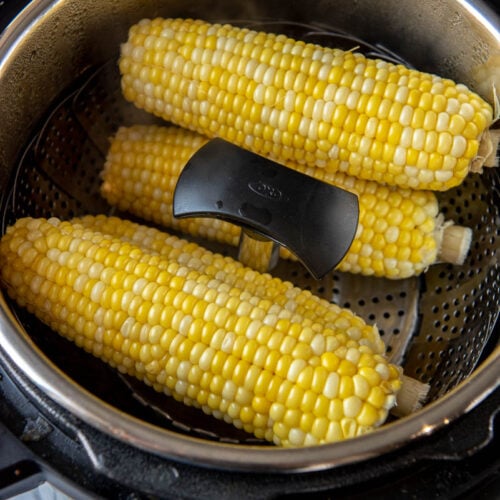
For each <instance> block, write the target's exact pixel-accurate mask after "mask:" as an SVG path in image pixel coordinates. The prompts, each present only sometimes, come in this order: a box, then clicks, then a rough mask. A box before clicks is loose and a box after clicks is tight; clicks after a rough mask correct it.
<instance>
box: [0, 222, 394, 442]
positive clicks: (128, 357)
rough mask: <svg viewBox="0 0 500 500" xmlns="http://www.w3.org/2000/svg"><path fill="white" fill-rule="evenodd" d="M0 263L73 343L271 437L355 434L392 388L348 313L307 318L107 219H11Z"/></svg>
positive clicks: (370, 332) (150, 235) (296, 299)
mask: <svg viewBox="0 0 500 500" xmlns="http://www.w3.org/2000/svg"><path fill="white" fill-rule="evenodd" d="M99 228H103V229H105V228H111V232H110V234H106V233H105V232H101V231H99ZM134 242H135V243H134ZM175 255H177V257H179V259H174V256H175ZM189 255H191V257H189ZM167 256H168V257H167ZM184 259H186V262H184ZM0 269H1V277H2V282H3V284H4V285H5V286H6V287H7V290H8V292H9V294H10V295H11V296H12V297H13V298H14V299H15V300H17V302H18V303H19V304H20V305H22V306H25V307H27V308H28V309H29V310H30V311H31V312H33V313H34V314H36V315H37V316H38V317H39V318H40V319H41V320H42V321H44V322H45V323H47V324H48V325H49V326H50V327H52V328H53V329H54V330H56V331H58V332H59V333H60V334H62V335H64V336H65V337H67V338H68V339H70V340H72V341H73V342H75V344H77V345H78V346H80V347H82V348H84V349H85V350H87V351H89V352H91V353H93V354H94V355H95V356H97V357H99V358H101V359H102V360H104V361H106V362H108V363H109V364H111V365H112V366H114V367H116V368H118V369H119V370H121V371H122V372H125V373H128V374H130V375H134V376H136V377H138V378H139V379H141V380H143V381H145V382H146V383H148V384H150V385H152V386H153V387H154V388H155V389H156V390H158V391H163V392H165V393H166V394H168V395H171V396H173V397H174V398H175V399H177V400H179V401H183V402H184V403H185V404H188V405H193V406H195V407H198V408H201V409H202V410H203V411H205V412H206V413H208V414H211V415H213V416H215V417H216V418H220V419H224V420H225V421H227V422H230V423H232V424H234V425H235V426H237V427H239V428H243V429H245V430H246V431H248V432H251V433H253V434H254V435H255V436H257V437H259V438H264V439H267V440H269V441H272V442H274V443H276V444H278V445H283V446H302V445H309V444H317V443H326V442H332V441H338V440H341V439H345V438H349V437H353V436H356V435H359V434H362V433H364V432H368V431H370V430H372V429H373V428H374V427H376V426H378V425H380V424H382V422H383V421H384V420H385V418H386V416H387V412H388V409H389V408H391V407H392V406H393V405H394V403H395V394H396V393H397V392H398V391H399V389H400V386H401V374H400V369H399V368H397V367H396V366H394V365H391V364H389V363H388V362H387V361H386V360H385V358H384V357H383V356H382V355H381V354H380V353H379V351H380V339H379V338H378V334H377V331H376V329H374V328H372V327H369V326H368V325H366V324H365V323H364V322H362V321H361V320H360V319H359V318H357V317H355V316H354V315H353V314H352V313H351V312H349V311H347V310H344V309H339V308H337V307H333V308H332V309H330V312H329V313H328V311H327V314H329V316H328V317H329V318H331V320H328V321H327V322H326V323H321V322H320V319H321V318H320V317H321V316H323V312H325V311H321V307H323V308H325V310H326V309H327V308H328V307H329V306H331V305H328V303H326V302H321V301H320V300H319V299H313V300H312V301H311V302H310V304H309V305H306V304H305V302H307V300H306V301H305V302H304V303H302V306H301V302H300V301H301V300H302V299H301V298H300V297H302V298H305V297H306V296H303V295H301V293H300V292H297V291H294V289H293V288H290V286H289V285H284V284H282V283H281V282H280V281H279V280H273V279H271V278H270V277H263V278H261V279H262V280H263V281H261V282H260V285H259V284H256V283H254V284H253V285H252V286H249V287H247V285H249V284H250V283H251V282H253V281H254V280H253V279H250V280H246V279H245V278H244V277H243V276H245V275H246V273H250V274H251V276H253V277H255V278H257V277H258V276H259V275H258V273H255V272H254V271H251V270H247V269H245V268H243V267H242V266H241V265H240V264H238V263H236V262H234V261H232V260H231V259H227V258H226V259H224V258H221V257H220V256H214V255H213V254H211V253H210V252H208V251H206V250H203V249H200V248H199V247H197V246H196V245H193V244H189V243H187V242H183V241H180V240H178V239H177V238H174V237H168V236H166V235H161V234H160V233H159V232H155V230H151V231H150V230H148V229H145V228H142V227H141V226H138V225H131V224H129V223H124V225H123V226H122V225H121V221H120V220H119V219H116V218H113V219H107V218H105V217H98V218H84V219H81V220H80V221H74V222H61V221H59V220H58V219H49V220H44V219H31V218H25V219H20V220H19V221H18V222H17V223H16V224H15V225H14V226H11V227H10V228H8V230H7V232H6V234H5V235H4V236H3V237H2V239H1V241H0ZM228 277H231V279H230V280H229V281H226V279H227V278H228ZM256 281H259V280H258V279H257V280H256ZM263 283H264V284H263ZM273 285H275V286H276V290H275V291H269V288H270V287H272V286H273ZM259 287H260V288H259ZM287 290H288V291H287ZM290 290H292V292H290ZM282 293H284V294H285V296H284V297H282V298H281V301H282V302H281V304H280V302H279V300H278V301H275V302H273V301H272V300H270V299H269V298H268V297H270V296H275V297H281V294H282ZM266 294H267V295H266ZM269 294H270V295H269ZM287 294H288V295H287ZM315 306H316V307H320V309H318V311H320V314H318V316H316V317H314V318H313V319H312V320H311V319H309V320H307V319H306V318H304V317H303V316H302V315H301V311H302V312H304V314H306V312H307V310H308V309H313V310H314V308H315ZM300 307H302V309H300ZM297 311H299V312H297ZM311 336H312V337H311Z"/></svg>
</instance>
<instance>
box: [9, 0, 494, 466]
mask: <svg viewBox="0 0 500 500" xmlns="http://www.w3.org/2000/svg"><path fill="white" fill-rule="evenodd" d="M60 2H61V0H56V1H55V2H54V1H51V0H40V1H39V2H32V3H30V4H28V6H27V7H26V8H25V9H24V10H23V11H21V13H20V14H18V16H17V17H16V18H15V19H14V21H13V22H12V23H11V24H10V25H9V26H8V27H7V29H6V30H5V32H4V33H3V34H2V35H1V36H0V77H1V75H2V70H3V67H4V64H6V62H7V61H8V60H9V57H10V56H11V55H12V53H13V52H14V51H15V47H16V45H17V44H18V43H20V41H21V40H22V36H21V35H22V34H23V33H24V32H25V31H27V30H29V29H30V27H31V26H33V24H34V23H36V22H37V20H39V19H40V18H41V17H43V15H44V14H45V13H46V12H47V10H48V9H49V8H50V7H51V6H52V7H54V6H55V5H57V4H58V3H60ZM458 3H459V4H461V5H462V6H464V7H465V8H467V10H469V11H471V10H473V11H474V12H476V13H478V16H479V18H480V19H484V16H483V14H482V13H481V11H480V8H481V5H477V9H476V4H479V2H474V5H472V4H470V3H469V2H466V1H464V0H458ZM487 29H489V30H490V31H492V32H493V33H495V36H497V37H499V39H500V33H498V32H496V31H495V29H494V27H493V25H491V24H489V23H488V26H487ZM499 327H500V322H499V321H498V316H497V321H496V325H495V327H494V331H495V332H497V331H498V330H499ZM0 345H1V347H2V349H3V350H4V351H5V352H6V353H7V355H8V356H9V358H10V359H11V360H12V362H13V363H14V364H15V365H16V366H17V367H18V368H19V369H20V370H21V371H22V372H23V373H24V374H25V375H26V376H27V377H28V378H29V379H30V380H31V381H32V382H33V383H34V384H35V385H36V386H37V387H39V388H40V389H41V390H42V391H44V392H45V394H47V395H48V396H49V397H50V398H51V399H53V400H54V401H55V402H56V403H58V404H60V405H61V406H62V407H63V408H65V409H66V410H68V411H69V412H71V413H73V414H74V415H76V416H77V417H79V418H80V419H81V420H83V421H84V422H86V423H88V424H89V425H91V426H92V427H94V428H96V429H98V430H99V431H101V432H104V433H106V434H108V435H110V436H112V437H114V438H116V439H119V440H121V441H123V442H125V443H127V444H129V445H132V446H134V447H137V448H139V449H142V450H144V451H148V452H151V453H154V454H157V455H159V456H163V457H166V458H171V459H174V460H177V461H180V462H184V463H190V464H196V465H199V466H204V467H211V468H214V467H215V468H220V469H227V470H238V471H252V472H258V471H267V472H306V471H317V470H324V469H328V468H333V467H337V466H341V465H346V464H348V463H349V464H351V463H356V462H360V461H363V460H366V459H368V458H372V457H376V456H379V455H381V454H384V453H388V452H390V451H393V450H396V449H398V448H401V447H403V446H404V445H406V444H407V443H409V442H410V441H413V440H415V439H416V438H420V437H424V436H428V435H430V434H432V433H434V432H435V431H436V430H437V429H440V428H442V427H443V426H446V425H448V424H450V423H451V422H453V421H454V420H455V419H456V418H458V417H459V416H461V415H463V414H464V413H466V412H468V411H470V410H472V409H473V408H474V407H476V406H477V405H478V404H479V403H480V402H481V401H483V400H484V399H485V398H486V397H487V396H488V395H489V394H490V393H492V392H493V391H494V390H495V389H496V388H497V387H498V386H500V370H498V368H497V366H496V364H497V363H500V346H497V347H496V348H495V349H494V350H493V352H492V353H491V354H490V355H489V357H488V358H487V359H486V360H485V361H484V362H483V363H482V364H481V366H479V367H478V368H477V369H476V370H475V371H474V373H473V374H472V375H471V376H469V377H468V378H467V379H466V380H464V381H463V382H461V383H460V384H458V385H457V386H456V387H455V388H453V389H452V390H451V391H449V392H448V393H447V394H446V395H445V396H443V397H441V398H439V399H438V400H436V401H434V402H433V403H430V404H429V405H427V406H425V407H424V408H422V409H421V410H419V411H418V412H416V413H415V414H413V415H411V416H408V417H405V418H403V419H400V420H398V421H395V422H391V423H388V424H386V425H384V426H382V427H381V428H379V429H377V430H375V431H374V432H372V433H369V434H366V435H363V436H360V437H356V438H353V439H350V440H346V441H342V442H339V443H332V444H326V445H321V446H312V447H306V448H296V449H284V448H277V447H276V448H273V447H269V448H267V447H261V446H252V445H240V444H227V443H219V442H211V441H206V440H203V439H201V438H195V437H191V436H183V435H180V434H177V433H175V432H173V431H169V430H167V429H163V428H160V427H158V426H155V425H152V424H149V423H147V422H143V421H142V420H140V419H138V418H136V417H133V416H131V415H128V414H126V413H124V412H122V411H120V410H118V409H116V408H114V407H112V406H111V405H109V404H108V403H106V402H104V401H102V400H100V399H99V398H97V397H96V396H94V395H93V394H92V393H91V392H89V391H87V390H86V389H84V388H82V387H80V386H79V385H78V384H76V383H75V382H74V381H73V380H71V379H70V378H69V377H68V376H67V375H66V374H65V373H64V372H63V371H62V370H60V369H59V368H58V367H57V366H55V365H54V364H53V363H52V362H51V361H50V360H49V359H48V358H47V357H46V356H45V354H44V353H43V352H42V351H41V350H40V349H39V348H38V347H37V346H36V345H35V344H34V342H33V341H32V340H31V339H30V337H29V335H28V334H27V332H26V331H25V330H24V328H23V327H22V326H21V325H19V323H18V321H17V320H16V318H15V316H14V314H13V313H12V311H11V310H10V308H9V306H8V304H7V303H6V301H5V299H4V297H3V296H2V295H1V294H0Z"/></svg>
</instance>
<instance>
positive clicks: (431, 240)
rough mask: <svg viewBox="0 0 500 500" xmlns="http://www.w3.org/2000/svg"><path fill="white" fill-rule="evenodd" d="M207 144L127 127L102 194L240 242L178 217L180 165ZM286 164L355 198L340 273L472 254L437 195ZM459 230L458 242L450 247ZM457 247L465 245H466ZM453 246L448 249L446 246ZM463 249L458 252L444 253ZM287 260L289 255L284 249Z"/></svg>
mask: <svg viewBox="0 0 500 500" xmlns="http://www.w3.org/2000/svg"><path fill="white" fill-rule="evenodd" d="M206 141H207V139H205V138H203V137H202V136H200V135H198V134H197V133H194V132H190V131H188V130H186V129H181V128H178V127H173V126H171V127H159V126H144V125H137V126H133V127H128V128H126V127H122V128H120V129H119V130H118V132H117V134H116V135H115V137H114V138H113V139H112V141H111V146H110V149H109V152H108V155H107V158H106V163H105V166H104V171H103V184H102V189H101V192H102V194H103V196H104V197H105V198H106V199H107V200H108V202H109V203H110V204H111V205H114V206H117V207H118V208H120V209H121V210H124V211H128V212H130V213H133V214H135V215H137V216H139V217H141V218H144V219H145V220H150V221H154V222H155V223H157V224H161V225H164V226H167V227H171V228H174V229H177V230H180V231H183V232H185V233H187V234H191V235H193V236H202V237H205V238H208V239H211V240H216V241H219V242H221V243H228V244H232V245H237V244H238V242H239V238H240V229H239V228H238V227H237V226H234V225H233V224H230V223H228V222H224V221H221V220H217V219H206V218H193V219H175V218H174V217H173V214H172V200H173V191H174V188H175V185H176V183H177V179H178V177H179V175H180V172H181V171H182V168H183V167H184V165H185V164H186V163H187V161H188V160H189V158H190V157H191V156H192V155H193V154H194V153H195V152H196V151H197V149H198V148H200V147H201V146H202V145H203V144H205V143H206ZM288 166H289V167H292V168H294V169H296V170H299V171H301V172H303V173H306V174H308V175H311V176H313V177H315V178H317V179H320V180H322V181H325V182H329V183H331V184H334V185H336V186H339V187H342V188H344V189H347V190H349V191H351V192H353V193H354V194H356V195H357V196H358V201H359V225H358V229H357V232H356V235H355V238H354V241H353V244H352V245H351V248H350V249H349V251H348V252H347V255H346V256H345V258H344V259H343V261H342V262H341V263H340V265H339V266H338V269H339V270H341V271H348V272H352V273H361V274H364V275H374V276H384V277H389V278H406V277H409V276H413V275H418V274H419V273H421V272H422V271H424V270H425V269H427V267H428V266H430V265H431V264H433V263H435V262H436V261H442V260H445V259H444V257H443V256H446V260H447V261H448V262H453V263H461V262H462V261H463V259H464V257H465V255H466V254H467V251H468V243H469V242H470V230H468V229H466V228H463V227H461V226H454V225H451V224H450V223H447V224H443V216H442V215H440V214H439V207H438V202H437V198H436V196H435V194H434V193H432V192H430V191H423V190H420V191H414V190H409V189H402V188H396V187H388V186H383V185H379V184H378V183H376V182H373V181H363V180H360V179H356V178H355V177H350V176H347V175H345V174H343V173H330V172H327V171H326V170H325V169H321V168H308V167H304V166H302V165H298V164H292V163H291V162H288ZM455 230H456V231H457V233H458V237H459V242H458V244H454V245H446V244H445V243H446V242H447V241H448V239H447V238H446V236H447V235H448V234H450V232H451V231H455ZM464 241H465V245H464V246H463V248H460V243H464ZM449 247H451V249H450V248H449ZM455 248H459V251H458V255H457V254H456V253H453V252H452V253H451V254H450V253H447V254H446V253H445V252H444V250H445V251H447V252H448V251H449V250H451V251H453V250H454V249H455ZM281 253H282V256H284V257H288V258H290V257H291V255H290V253H289V252H287V251H286V250H285V249H282V252H281Z"/></svg>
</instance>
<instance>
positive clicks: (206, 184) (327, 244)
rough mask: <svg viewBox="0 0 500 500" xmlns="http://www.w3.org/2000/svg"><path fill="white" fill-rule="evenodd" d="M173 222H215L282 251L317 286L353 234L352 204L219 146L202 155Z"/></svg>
mask: <svg viewBox="0 0 500 500" xmlns="http://www.w3.org/2000/svg"><path fill="white" fill-rule="evenodd" d="M173 213H174V216H175V217H214V218H220V219H224V220H227V221H229V222H233V223H235V224H238V225H240V226H241V227H243V228H247V229H250V230H251V231H254V232H257V233H258V234H260V235H263V236H264V237H266V238H269V239H271V240H273V241H276V242H277V243H279V244H280V245H283V246H284V247H286V248H288V249H289V250H290V251H291V252H292V253H293V254H295V256H296V257H297V258H298V259H299V260H300V261H301V262H302V263H303V264H304V265H305V267H306V268H307V269H308V270H309V271H310V272H311V274H312V275H313V276H315V277H316V278H320V277H322V276H324V275H325V274H326V273H328V272H329V271H331V270H332V269H333V268H334V267H335V266H336V265H337V264H338V263H339V262H340V261H341V260H342V258H343V257H344V255H345V254H346V252H347V250H348V249H349V247H350V245H351V243H352V240H353V238H354V235H355V234H356V230H357V227H358V217H359V206H358V199H357V196H356V195H354V194H352V193H350V192H348V191H346V190H344V189H340V188H338V187H335V186H332V185H330V184H327V183H324V182H321V181H318V180H316V179H314V178H312V177H309V176H307V175H305V174H302V173H299V172H296V171H295V170H292V169H290V168H287V167H284V166H283V165H280V164H278V163H276V162H273V161H271V160H269V159H267V158H264V157H262V156H259V155H256V154H254V153H251V152H249V151H246V150H244V149H242V148H240V147H237V146H234V145H233V144H231V143H229V142H226V141H224V140H222V139H213V140H212V141H210V142H208V143H207V144H206V145H205V146H203V147H202V148H200V149H199V150H198V151H197V152H196V153H195V154H194V155H193V157H192V158H191V159H190V160H189V162H188V164H187V165H186V166H185V167H184V169H183V171H182V173H181V175H180V178H179V180H178V182H177V186H176V189H175V193H174V203H173Z"/></svg>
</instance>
